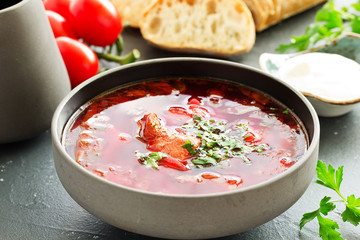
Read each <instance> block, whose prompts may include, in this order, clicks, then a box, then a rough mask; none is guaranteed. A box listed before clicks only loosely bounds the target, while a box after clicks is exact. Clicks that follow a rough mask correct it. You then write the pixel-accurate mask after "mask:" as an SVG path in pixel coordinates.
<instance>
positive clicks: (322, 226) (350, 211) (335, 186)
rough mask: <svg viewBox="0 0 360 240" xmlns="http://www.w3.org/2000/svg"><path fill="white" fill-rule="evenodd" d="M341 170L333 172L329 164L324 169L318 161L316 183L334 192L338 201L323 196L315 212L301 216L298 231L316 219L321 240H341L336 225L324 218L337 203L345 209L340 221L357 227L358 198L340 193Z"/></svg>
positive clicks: (359, 201) (359, 211)
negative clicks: (338, 198) (338, 197)
mask: <svg viewBox="0 0 360 240" xmlns="http://www.w3.org/2000/svg"><path fill="white" fill-rule="evenodd" d="M343 168H344V167H343V166H341V167H339V168H338V169H337V170H335V169H334V167H333V166H331V164H329V165H328V167H326V165H325V163H324V162H322V161H318V163H317V167H316V173H317V177H318V180H316V183H318V184H320V185H322V186H324V187H328V188H330V189H332V190H334V191H335V192H336V193H337V194H338V195H339V196H340V200H335V201H330V200H331V197H328V196H325V197H324V198H323V199H321V201H320V207H319V208H318V209H317V210H315V211H313V212H309V213H305V214H304V215H303V217H302V219H301V220H300V230H301V229H302V228H303V227H304V226H305V224H307V223H308V222H310V221H312V220H314V219H315V218H317V220H318V222H319V236H320V237H321V238H322V239H323V240H340V239H343V238H342V237H341V236H340V235H341V233H340V232H338V231H337V229H339V225H338V223H337V222H335V221H333V220H331V219H330V218H327V217H326V216H327V215H328V214H329V213H330V212H331V211H333V210H334V209H335V208H336V204H337V203H344V204H345V207H346V208H345V210H344V211H343V213H342V214H341V217H342V220H343V221H344V222H349V223H351V224H353V225H354V226H358V225H359V223H360V198H356V197H355V195H350V196H347V197H345V196H343V195H342V194H341V193H340V185H341V182H342V180H343Z"/></svg>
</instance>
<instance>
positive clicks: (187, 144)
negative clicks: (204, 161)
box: [182, 140, 196, 155]
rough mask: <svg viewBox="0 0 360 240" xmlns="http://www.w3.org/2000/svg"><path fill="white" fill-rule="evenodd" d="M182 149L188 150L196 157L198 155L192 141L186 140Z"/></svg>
mask: <svg viewBox="0 0 360 240" xmlns="http://www.w3.org/2000/svg"><path fill="white" fill-rule="evenodd" d="M182 147H183V148H186V150H188V151H189V153H190V154H191V155H194V154H195V153H196V151H195V150H194V144H192V143H191V142H190V140H186V142H185V143H184V145H182Z"/></svg>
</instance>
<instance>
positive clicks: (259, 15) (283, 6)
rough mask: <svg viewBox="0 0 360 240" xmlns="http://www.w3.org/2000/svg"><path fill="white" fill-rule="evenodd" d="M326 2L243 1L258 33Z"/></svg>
mask: <svg viewBox="0 0 360 240" xmlns="http://www.w3.org/2000/svg"><path fill="white" fill-rule="evenodd" d="M325 1H326V0H244V2H245V3H246V5H247V6H248V7H249V9H250V11H251V13H252V15H253V18H254V21H255V26H256V30H257V31H258V32H260V31H263V30H265V29H266V28H268V27H270V26H272V25H274V24H276V23H279V22H280V21H282V20H284V19H286V18H289V17H291V16H293V15H295V14H298V13H300V12H303V11H305V10H307V9H309V8H311V7H314V6H316V5H318V4H320V3H322V2H325Z"/></svg>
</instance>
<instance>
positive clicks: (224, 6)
mask: <svg viewBox="0 0 360 240" xmlns="http://www.w3.org/2000/svg"><path fill="white" fill-rule="evenodd" d="M140 31H141V34H142V36H143V37H144V39H145V40H147V41H148V42H150V43H152V44H154V45H155V46H158V47H160V48H165V49H168V50H172V51H181V52H191V53H202V54H208V55H214V56H223V57H225V56H230V55H234V54H240V53H245V52H248V51H250V50H251V48H252V47H253V45H254V43H255V34H256V32H255V24H254V20H253V18H252V16H251V12H250V10H249V9H248V8H247V6H246V5H245V3H244V2H243V1H242V0H157V1H156V2H154V4H153V5H152V6H151V7H150V8H149V9H148V10H147V11H145V13H144V15H143V17H142V19H141V21H140Z"/></svg>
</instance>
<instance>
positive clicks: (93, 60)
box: [56, 37, 99, 88]
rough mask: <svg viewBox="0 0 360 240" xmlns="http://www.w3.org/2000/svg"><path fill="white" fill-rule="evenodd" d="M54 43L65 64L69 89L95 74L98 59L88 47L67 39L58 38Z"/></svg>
mask: <svg viewBox="0 0 360 240" xmlns="http://www.w3.org/2000/svg"><path fill="white" fill-rule="evenodd" d="M56 43H57V45H58V47H59V50H60V53H61V55H62V57H63V60H64V62H65V65H66V69H67V71H68V74H69V77H70V81H71V87H73V88H74V87H76V86H77V85H79V84H80V83H82V82H83V81H85V80H86V79H88V78H90V77H92V76H94V75H96V74H97V72H98V70H99V59H98V57H97V56H96V54H95V53H94V51H93V50H92V49H91V48H90V47H89V46H87V45H86V44H84V43H82V42H80V41H78V40H76V39H73V38H69V37H58V38H56Z"/></svg>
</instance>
